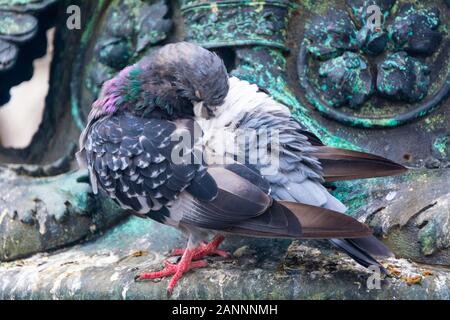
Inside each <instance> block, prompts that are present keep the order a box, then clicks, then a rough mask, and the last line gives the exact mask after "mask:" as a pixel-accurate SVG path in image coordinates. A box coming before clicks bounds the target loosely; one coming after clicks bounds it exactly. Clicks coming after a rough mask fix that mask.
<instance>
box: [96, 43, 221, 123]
mask: <svg viewBox="0 0 450 320" xmlns="http://www.w3.org/2000/svg"><path fill="white" fill-rule="evenodd" d="M228 90H229V84H228V73H227V70H226V68H225V65H224V63H223V61H222V59H221V58H220V57H219V56H217V55H216V54H215V53H213V52H210V51H208V50H206V49H204V48H202V47H200V46H197V45H194V44H191V43H188V42H178V43H173V44H168V45H165V46H163V47H161V48H160V49H158V50H155V51H154V52H153V53H151V54H150V55H148V56H146V57H144V58H143V59H142V60H141V61H139V62H138V63H136V64H134V65H132V66H129V67H126V68H125V69H123V70H122V71H120V72H119V74H117V75H116V76H115V77H114V78H112V79H110V80H108V81H106V82H105V83H104V84H103V87H102V90H101V92H100V95H99V98H98V99H97V100H96V101H95V102H94V104H93V109H95V110H96V111H97V112H98V113H101V114H112V113H115V112H116V111H118V110H126V111H128V112H131V113H134V114H138V115H143V114H145V115H149V116H152V114H153V115H156V114H158V115H159V116H161V113H162V114H163V115H165V116H167V117H172V118H176V117H177V116H179V115H186V114H192V113H193V112H194V111H195V110H194V106H196V105H198V104H200V105H201V106H202V109H204V110H205V111H206V113H207V114H208V113H211V112H213V111H214V110H216V108H217V107H218V106H220V105H222V104H223V102H224V100H225V97H226V96H227V94H228Z"/></svg>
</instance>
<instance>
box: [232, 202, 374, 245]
mask: <svg viewBox="0 0 450 320" xmlns="http://www.w3.org/2000/svg"><path fill="white" fill-rule="evenodd" d="M228 231H229V232H233V233H239V234H244V235H250V236H265V237H279V238H280V237H284V238H295V239H333V238H362V237H368V236H370V235H371V234H372V231H371V230H370V229H369V227H367V226H366V225H365V224H363V223H360V222H359V221H358V220H356V219H353V218H352V217H349V216H346V215H345V214H342V213H339V212H335V211H332V210H329V209H326V208H321V207H315V206H310V205H306V204H301V203H295V202H288V201H278V202H277V201H274V202H273V204H272V206H271V207H270V208H269V209H267V211H266V212H264V213H263V214H261V215H259V216H257V217H254V218H252V219H248V220H245V221H242V222H241V223H240V224H239V225H236V226H235V227H232V228H231V229H228Z"/></svg>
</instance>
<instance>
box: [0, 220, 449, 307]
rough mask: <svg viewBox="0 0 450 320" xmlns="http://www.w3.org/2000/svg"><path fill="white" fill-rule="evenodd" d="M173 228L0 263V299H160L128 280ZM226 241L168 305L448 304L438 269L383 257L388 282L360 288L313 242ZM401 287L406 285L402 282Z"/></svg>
mask: <svg viewBox="0 0 450 320" xmlns="http://www.w3.org/2000/svg"><path fill="white" fill-rule="evenodd" d="M184 241H185V240H184V239H182V237H181V236H180V234H179V233H178V232H177V231H175V230H174V229H172V228H170V227H166V226H162V225H160V224H157V223H156V222H152V221H151V220H143V219H140V218H135V217H133V218H131V219H130V220H128V221H127V222H125V223H124V224H122V225H120V226H117V227H115V228H114V229H112V230H110V231H109V232H108V233H106V234H105V236H103V237H102V238H99V239H97V240H95V241H91V242H89V243H85V244H82V245H78V246H75V247H72V248H70V249H66V250H62V251H59V252H55V253H52V254H39V255H36V256H34V257H32V258H30V259H27V260H19V261H15V262H10V263H2V264H0V299H165V298H166V287H167V281H168V280H167V279H165V280H161V281H160V282H151V281H149V282H139V283H137V282H135V281H134V277H135V275H136V274H138V273H140V272H143V271H148V270H154V269H159V268H161V266H162V265H161V262H162V260H163V259H164V258H165V256H164V255H163V253H164V252H167V251H168V250H169V249H170V248H172V247H173V246H180V245H183V244H184ZM288 245H289V242H287V241H281V240H263V239H247V238H233V239H231V240H228V241H227V242H225V248H226V249H228V250H230V251H231V252H235V255H236V257H234V258H232V259H230V260H220V259H218V258H212V259H211V261H210V266H208V267H207V268H204V269H199V270H196V271H193V272H190V273H188V274H187V275H186V276H185V277H184V278H182V280H181V281H180V282H179V285H178V286H177V287H176V289H175V291H174V295H173V298H174V299H183V298H184V299H264V298H266V299H449V298H450V278H449V273H448V271H445V270H443V269H440V268H437V267H432V266H426V265H417V264H411V263H409V262H407V261H406V260H403V259H400V260H397V259H390V260H388V261H384V264H385V265H386V267H387V268H389V269H390V270H391V271H392V272H393V273H394V274H395V275H396V276H394V277H392V278H386V279H382V280H381V282H380V285H381V287H380V289H371V290H370V289H368V288H367V283H368V280H369V283H372V282H371V279H370V276H372V275H373V273H371V272H370V271H367V270H365V269H363V268H361V267H359V266H357V265H356V264H355V263H354V262H352V261H351V260H350V259H349V258H347V257H345V256H344V255H342V254H340V253H337V252H336V251H335V250H333V249H330V248H329V247H327V246H323V245H321V244H320V243H315V242H307V243H297V242H294V243H293V244H292V245H290V246H289V247H288ZM408 283H409V284H408Z"/></svg>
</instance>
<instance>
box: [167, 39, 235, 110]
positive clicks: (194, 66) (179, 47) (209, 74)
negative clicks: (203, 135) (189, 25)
mask: <svg viewBox="0 0 450 320" xmlns="http://www.w3.org/2000/svg"><path fill="white" fill-rule="evenodd" d="M164 49H167V54H168V55H170V56H173V55H174V54H176V55H177V56H178V59H173V58H172V59H170V60H172V65H171V66H170V69H172V70H173V73H172V74H173V75H174V76H175V81H174V83H175V85H176V87H177V91H178V94H179V95H180V96H182V97H184V98H186V99H188V100H189V101H190V102H191V103H192V104H196V103H199V102H201V103H202V105H203V107H205V108H207V109H209V110H211V111H213V110H214V109H215V108H217V107H218V106H220V105H222V104H223V102H224V100H225V97H226V96H227V94H228V90H229V84H228V72H227V69H226V68H225V64H224V63H223V61H222V59H221V58H220V57H219V56H218V55H217V54H215V53H214V52H211V51H209V50H206V49H204V48H202V47H200V46H197V45H195V44H192V43H188V42H179V43H175V44H170V45H168V46H166V47H165V48H163V50H164ZM175 52H176V53H175ZM168 60H169V59H168Z"/></svg>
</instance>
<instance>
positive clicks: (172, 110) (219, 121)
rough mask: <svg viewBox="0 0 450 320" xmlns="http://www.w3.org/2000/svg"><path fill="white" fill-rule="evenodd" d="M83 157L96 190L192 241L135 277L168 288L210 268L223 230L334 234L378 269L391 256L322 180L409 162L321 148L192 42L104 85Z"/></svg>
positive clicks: (382, 171)
mask: <svg viewBox="0 0 450 320" xmlns="http://www.w3.org/2000/svg"><path fill="white" fill-rule="evenodd" d="M186 137H187V138H186ZM183 140H184V141H183ZM186 141H188V142H189V143H188V144H186ZM77 158H78V161H79V163H80V165H81V166H87V168H88V170H89V174H90V180H91V184H92V189H93V191H94V193H97V192H98V190H99V189H102V190H104V191H105V192H106V193H107V194H108V195H109V196H110V197H111V198H113V199H114V200H115V201H116V202H117V203H118V204H119V205H121V206H122V207H123V208H125V209H128V210H129V211H130V212H131V213H133V214H136V215H139V216H142V217H147V218H151V219H154V220H156V221H158V222H161V223H164V224H168V225H171V226H174V227H176V228H178V229H180V230H181V231H182V232H184V233H185V234H186V235H187V237H188V243H187V247H186V248H185V249H175V250H174V251H173V252H172V254H173V255H179V256H181V259H180V261H179V262H178V263H177V264H174V263H170V262H168V261H165V268H164V269H163V270H161V271H158V272H152V273H145V274H141V275H139V276H138V277H137V279H138V280H143V279H153V278H161V277H167V276H172V278H171V280H170V282H169V285H168V293H169V294H171V293H172V291H173V289H174V287H175V285H176V283H177V281H178V280H179V279H180V277H181V276H182V275H183V273H184V272H186V271H188V270H190V269H193V268H199V267H204V266H206V264H207V263H206V261H205V260H203V258H204V257H205V256H207V255H214V254H218V255H222V256H227V253H226V252H224V251H222V250H220V249H218V246H219V245H220V243H221V242H222V241H223V240H224V236H225V235H227V234H238V235H243V236H252V237H268V238H292V239H330V241H331V242H332V243H333V244H334V245H336V246H337V247H339V248H340V249H342V250H343V251H344V252H346V253H347V254H348V255H349V256H351V257H352V258H353V259H354V260H356V261H357V262H358V263H359V264H361V265H363V266H365V267H368V266H370V265H376V266H379V267H380V268H382V267H381V265H380V264H379V263H378V262H377V261H376V260H375V258H373V256H390V255H391V252H390V251H389V249H388V248H386V247H385V246H384V245H383V244H382V243H381V242H380V241H379V240H377V239H376V238H375V237H374V236H373V235H372V231H371V230H370V229H369V228H368V227H367V226H365V225H364V224H362V223H360V222H358V221H357V220H355V219H353V218H351V217H348V216H346V215H345V214H343V213H344V212H345V211H346V207H345V206H344V205H343V204H342V203H341V202H340V201H339V200H337V199H336V198H335V197H333V196H332V195H331V194H330V193H329V192H328V190H327V189H326V188H325V187H324V186H323V185H322V183H323V182H325V181H335V180H345V179H355V178H367V177H373V176H387V175H393V174H399V173H401V172H403V171H404V170H405V168H404V167H402V166H401V165H399V164H396V163H394V162H392V161H389V160H387V159H384V158H382V157H378V156H375V155H371V154H367V153H360V152H355V151H351V150H343V149H337V148H333V147H327V146H324V145H323V144H322V142H321V141H320V139H319V138H318V137H316V136H315V135H314V134H312V133H310V132H308V131H307V130H305V128H304V127H303V126H302V125H301V124H300V123H299V122H298V121H297V120H295V119H293V118H292V117H291V113H290V110H289V109H288V108H287V107H286V106H284V105H282V104H280V103H278V102H276V101H275V100H273V99H272V98H271V97H270V96H269V95H267V94H266V93H264V92H262V91H260V90H259V89H258V87H257V86H256V85H253V84H249V83H248V82H246V81H242V80H239V79H238V78H235V77H231V78H229V76H228V74H227V71H226V69H225V66H224V64H223V62H222V60H221V59H220V58H219V57H218V56H217V55H216V54H214V53H212V52H210V51H208V50H206V49H203V48H201V47H199V46H196V45H193V44H190V43H187V42H180V43H175V44H168V45H166V46H164V47H162V48H160V49H158V50H156V51H155V52H153V53H152V54H151V55H149V56H147V57H145V58H144V59H143V60H142V61H140V62H139V63H137V64H135V65H132V66H129V67H127V68H125V69H124V70H122V71H121V72H120V73H119V74H118V75H117V76H116V77H114V78H113V79H111V80H109V81H107V82H106V83H105V84H104V85H103V88H102V91H101V93H100V97H99V98H98V99H97V100H96V101H95V102H94V104H93V106H92V110H91V112H90V114H89V117H88V123H87V126H86V129H85V130H84V131H83V133H82V135H81V137H80V152H79V153H78V154H77ZM209 237H213V238H212V240H211V241H210V242H207V240H208V239H209ZM382 270H384V269H383V268H382Z"/></svg>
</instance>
